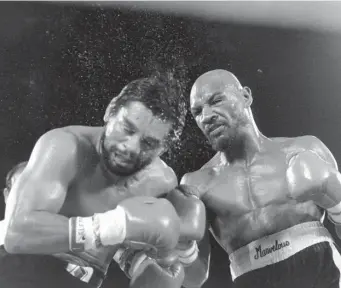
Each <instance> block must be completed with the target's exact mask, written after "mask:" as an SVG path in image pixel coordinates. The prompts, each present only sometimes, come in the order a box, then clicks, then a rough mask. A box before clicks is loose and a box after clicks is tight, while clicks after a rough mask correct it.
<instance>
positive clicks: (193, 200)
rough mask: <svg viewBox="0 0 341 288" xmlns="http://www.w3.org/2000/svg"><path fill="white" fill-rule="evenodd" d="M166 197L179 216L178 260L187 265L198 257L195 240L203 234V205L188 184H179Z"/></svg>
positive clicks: (204, 226) (204, 213)
mask: <svg viewBox="0 0 341 288" xmlns="http://www.w3.org/2000/svg"><path fill="white" fill-rule="evenodd" d="M167 199H168V200H169V201H170V202H171V203H172V204H173V205H174V207H175V210H176V212H177V213H178V216H179V217H180V221H181V225H180V238H179V243H178V245H177V247H176V251H177V253H178V256H179V260H180V262H181V263H182V264H183V265H184V266H188V265H190V264H191V263H193V262H194V261H195V260H196V258H197V257H198V246H197V241H200V240H201V239H202V238H203V237H204V234H205V229H206V209H205V205H204V203H203V202H202V201H201V200H200V195H199V192H198V190H196V189H195V188H194V187H191V186H188V185H179V186H178V187H177V188H175V189H173V190H172V191H171V192H169V193H168V195H167Z"/></svg>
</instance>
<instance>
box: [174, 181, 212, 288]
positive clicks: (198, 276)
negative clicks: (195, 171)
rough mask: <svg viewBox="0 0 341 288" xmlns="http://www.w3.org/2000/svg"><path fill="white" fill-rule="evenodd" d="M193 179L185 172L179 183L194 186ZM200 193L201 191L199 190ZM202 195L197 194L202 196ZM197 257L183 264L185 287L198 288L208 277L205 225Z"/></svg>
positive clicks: (208, 240) (208, 242)
mask: <svg viewBox="0 0 341 288" xmlns="http://www.w3.org/2000/svg"><path fill="white" fill-rule="evenodd" d="M194 182H195V179H194V177H191V175H190V174H185V175H184V176H183V177H182V179H181V182H180V184H181V185H189V186H194V187H195V185H194V184H195V183H194ZM199 193H201V192H199ZM202 197H203V195H201V194H200V195H199V198H202ZM197 246H198V257H197V259H196V260H195V261H194V262H193V263H192V264H190V265H189V266H185V267H184V268H185V280H184V283H183V287H185V288H199V287H201V286H203V285H204V283H205V282H206V281H207V280H208V277H209V269H210V258H211V245H210V239H209V227H206V230H205V234H204V237H203V238H202V239H201V241H199V242H198V243H197Z"/></svg>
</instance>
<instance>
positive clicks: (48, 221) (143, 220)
mask: <svg viewBox="0 0 341 288" xmlns="http://www.w3.org/2000/svg"><path fill="white" fill-rule="evenodd" d="M166 85H167V83H164V82H162V81H160V80H159V79H157V78H154V77H153V78H152V77H151V78H144V79H139V80H135V81H132V82H130V83H129V84H127V85H126V87H124V89H123V90H122V91H121V93H120V94H119V96H118V97H116V98H114V99H113V100H112V101H111V103H110V104H109V106H108V108H107V110H106V113H105V115H104V122H105V125H104V127H85V126H69V127H64V128H59V129H55V130H52V131H49V132H47V133H46V134H44V135H43V136H42V137H41V138H40V139H39V140H38V142H37V143H36V145H35V147H34V149H33V151H32V154H31V156H30V159H29V161H28V164H27V166H26V168H25V170H24V171H23V173H22V175H21V177H20V178H19V179H18V181H17V182H16V183H15V184H14V186H13V187H12V190H11V194H10V195H9V198H8V201H7V206H6V213H5V221H6V235H5V241H4V244H5V249H6V250H7V252H9V253H12V254H30V256H32V255H35V259H36V261H37V262H38V263H41V265H40V266H39V267H38V268H37V267H35V269H36V270H37V269H38V270H39V273H35V277H33V278H29V276H27V275H26V276H27V277H23V279H21V278H20V277H18V275H19V274H20V273H24V272H25V271H20V273H19V272H18V273H17V275H15V273H12V275H9V274H8V275H7V274H2V275H0V286H1V287H11V288H12V287H35V288H36V287H45V286H49V287H73V288H76V287H99V286H100V285H101V283H102V281H103V279H104V277H105V274H106V272H107V269H108V266H109V264H110V262H111V260H112V258H113V256H114V255H115V254H116V252H117V251H118V249H119V248H121V247H122V246H127V247H130V248H135V249H142V250H143V251H145V252H146V255H147V258H146V259H145V261H144V265H140V266H139V267H138V268H137V269H136V270H135V271H134V272H135V274H134V275H131V276H132V277H131V278H132V280H131V287H134V288H135V287H141V288H142V287H145V286H144V285H146V283H147V284H148V287H159V285H160V283H163V285H164V286H165V287H180V286H181V283H182V281H183V277H184V275H183V269H182V268H181V267H182V266H181V265H180V264H179V263H178V262H174V261H173V259H175V258H174V257H173V256H174V255H173V254H174V253H173V250H174V248H175V247H176V245H177V243H178V240H179V238H180V228H181V218H180V217H179V216H178V214H177V212H176V210H175V208H174V206H173V205H172V204H171V202H169V201H168V200H166V199H157V197H160V196H163V195H165V194H167V193H168V192H169V191H170V190H172V189H173V188H174V187H176V186H177V180H176V177H175V174H174V172H173V170H172V169H171V168H170V167H168V166H167V165H166V164H165V163H164V162H163V161H161V159H160V158H159V156H160V155H161V154H162V153H163V152H164V151H165V150H166V149H167V146H168V145H169V143H170V140H171V139H172V137H173V136H174V135H176V134H179V131H180V130H181V127H182V125H183V122H182V121H181V119H184V113H185V112H184V110H185V109H182V107H183V103H181V101H179V99H178V97H177V94H176V92H175V91H174V90H172V88H171V87H169V86H166ZM51 255H53V256H51ZM65 263H73V264H76V265H79V266H85V267H86V266H89V267H92V268H93V269H94V275H93V277H92V278H91V280H90V281H89V283H85V282H82V281H80V280H79V279H78V278H77V277H73V276H71V275H70V274H69V273H67V272H66V271H65ZM13 270H14V269H13ZM36 272H38V271H36ZM13 274H14V275H13ZM24 274H25V273H24ZM39 274H40V277H37V276H36V275H39ZM11 276H12V277H11ZM51 279H56V281H51ZM148 281H149V282H148ZM30 285H31V286H30ZM155 285H156V286H155Z"/></svg>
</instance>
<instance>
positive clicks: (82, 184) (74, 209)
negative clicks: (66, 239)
mask: <svg viewBox="0 0 341 288" xmlns="http://www.w3.org/2000/svg"><path fill="white" fill-rule="evenodd" d="M80 178H81V179H80V180H79V181H77V182H76V183H74V184H73V185H72V186H71V187H70V188H69V191H68V196H67V198H66V200H65V204H64V207H63V209H62V210H63V211H62V212H63V214H67V216H69V217H70V216H83V217H84V216H92V215H93V214H95V213H103V212H106V211H108V210H111V209H114V208H115V207H116V206H117V204H118V203H119V202H121V201H122V200H124V199H126V198H130V197H133V196H136V195H138V191H137V189H136V188H135V187H136V185H130V184H131V183H130V182H132V181H134V179H129V180H124V181H118V182H117V183H114V184H113V183H109V182H108V180H107V179H106V178H105V177H104V176H103V174H102V173H100V172H94V173H91V174H89V175H86V177H80Z"/></svg>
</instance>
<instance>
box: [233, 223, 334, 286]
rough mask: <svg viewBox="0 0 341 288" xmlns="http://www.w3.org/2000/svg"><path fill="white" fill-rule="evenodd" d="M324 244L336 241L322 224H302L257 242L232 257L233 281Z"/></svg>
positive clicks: (241, 249)
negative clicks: (318, 244) (308, 248)
mask: <svg viewBox="0 0 341 288" xmlns="http://www.w3.org/2000/svg"><path fill="white" fill-rule="evenodd" d="M321 242H330V243H333V242H334V241H333V239H332V237H331V235H330V233H329V232H328V230H327V229H326V228H325V227H324V226H323V225H322V224H321V223H320V222H318V221H316V222H306V223H302V224H298V225H295V226H293V227H290V228H288V229H285V230H282V231H280V232H278V233H275V234H272V235H269V236H266V237H263V238H261V239H257V240H255V241H253V242H251V243H249V244H248V245H246V246H244V247H241V248H239V249H238V250H236V251H235V252H233V253H232V254H230V256H229V258H230V262H231V264H230V269H231V275H232V280H235V279H236V278H237V277H239V276H241V275H243V274H245V273H247V272H250V271H253V270H256V269H259V268H262V267H265V266H267V265H271V264H274V263H277V262H280V261H283V260H285V259H287V258H289V257H291V256H293V255H294V254H296V253H298V252H299V251H301V250H303V249H305V248H307V247H309V246H312V245H315V244H317V243H321Z"/></svg>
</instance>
